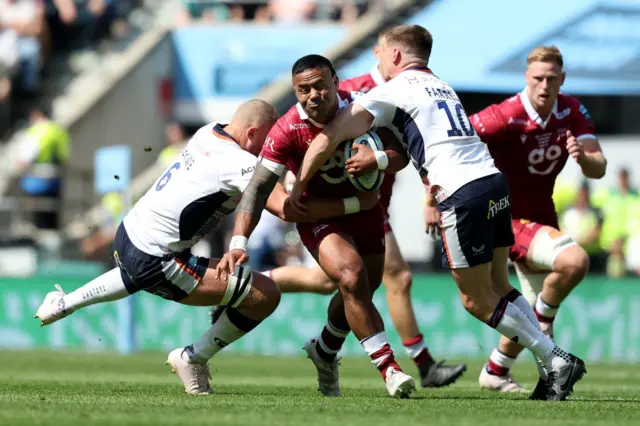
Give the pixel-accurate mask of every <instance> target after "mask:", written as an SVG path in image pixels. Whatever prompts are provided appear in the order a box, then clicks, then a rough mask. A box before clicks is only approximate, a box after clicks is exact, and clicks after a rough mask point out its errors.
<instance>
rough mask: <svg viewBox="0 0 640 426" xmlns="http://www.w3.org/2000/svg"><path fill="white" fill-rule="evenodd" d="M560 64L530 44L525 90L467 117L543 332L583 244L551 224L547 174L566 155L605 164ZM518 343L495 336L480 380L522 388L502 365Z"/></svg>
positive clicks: (577, 270) (584, 164)
mask: <svg viewBox="0 0 640 426" xmlns="http://www.w3.org/2000/svg"><path fill="white" fill-rule="evenodd" d="M562 66H563V59H562V55H561V53H560V51H559V50H558V49H557V48H556V47H555V46H551V47H537V48H535V49H534V50H533V51H532V52H531V53H530V54H529V56H528V58H527V72H526V82H527V87H526V88H525V90H524V91H522V92H521V93H519V94H517V95H515V96H513V97H511V98H509V99H507V100H506V101H504V102H502V103H501V104H499V105H491V106H489V107H488V108H486V109H484V110H482V111H480V112H479V113H477V114H475V115H473V116H472V117H471V122H472V124H473V126H474V127H475V129H476V131H477V132H478V134H479V136H480V137H481V138H482V140H483V141H484V142H485V143H486V144H487V145H488V147H489V151H490V152H491V155H492V156H493V158H494V160H495V164H496V166H497V167H498V169H500V171H501V172H502V173H503V174H504V175H505V177H506V179H507V183H508V186H509V195H510V198H511V213H512V225H513V232H514V234H515V244H514V245H513V246H512V247H511V250H510V258H511V260H512V261H513V262H514V264H515V268H516V272H517V274H518V278H519V281H520V284H521V288H522V292H523V294H524V297H526V299H527V301H528V302H529V303H530V304H531V305H532V306H533V307H534V309H535V314H536V316H537V317H538V320H539V321H540V325H541V327H542V330H543V331H544V332H545V334H547V335H548V336H550V337H551V338H553V320H554V318H555V316H556V313H557V312H558V308H559V307H560V304H561V303H562V301H563V300H564V299H565V298H566V297H567V296H568V295H569V293H571V291H572V290H573V289H574V288H575V287H576V286H577V285H578V284H579V283H580V281H582V279H583V278H584V276H585V275H586V273H587V271H588V270H589V258H588V256H587V253H586V252H585V250H584V249H583V248H582V247H580V246H579V245H578V244H576V243H575V242H574V241H573V240H572V239H571V238H570V237H569V236H568V235H565V234H563V233H562V232H560V231H559V230H558V217H557V215H556V211H555V207H554V204H553V199H552V194H553V187H554V184H555V180H556V177H557V176H558V174H559V173H560V171H561V170H562V168H563V167H564V165H565V163H566V161H567V159H568V158H569V157H571V158H573V160H574V161H576V162H577V163H578V165H579V166H580V168H581V169H582V173H583V174H584V176H586V177H587V178H593V179H600V178H601V177H603V176H604V174H605V171H606V166H607V161H606V159H605V157H604V154H603V153H602V150H601V148H600V144H599V143H598V139H597V138H596V136H595V127H594V125H593V123H592V121H591V117H590V116H589V113H588V112H587V110H586V108H585V107H584V106H583V105H582V104H581V103H580V101H578V100H577V99H576V98H573V97H571V96H568V95H564V94H562V93H560V87H561V86H562V84H563V83H564V80H565V73H564V72H563V71H562ZM518 296H521V295H514V297H518ZM522 349H523V348H522V346H520V345H518V344H516V343H514V342H512V341H511V340H509V339H507V338H505V337H501V339H500V343H499V345H498V348H496V349H494V351H493V352H492V354H491V356H490V357H489V361H488V364H487V365H486V366H485V368H484V369H483V370H482V372H481V374H480V378H479V382H480V385H481V386H482V387H483V388H487V389H492V390H498V391H503V392H522V391H524V389H523V388H522V387H521V386H520V385H519V384H518V383H517V382H516V381H515V380H514V379H513V377H512V376H511V374H510V373H509V370H510V368H511V366H512V365H513V362H514V361H515V359H516V357H517V356H518V354H519V353H520V352H521V351H522ZM545 395H546V383H545V382H544V380H542V379H541V380H540V382H539V383H538V386H537V387H536V389H535V390H534V393H533V395H532V396H531V397H532V399H545V398H544V396H545Z"/></svg>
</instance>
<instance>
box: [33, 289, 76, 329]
mask: <svg viewBox="0 0 640 426" xmlns="http://www.w3.org/2000/svg"><path fill="white" fill-rule="evenodd" d="M55 287H56V291H51V292H49V293H47V295H46V296H45V297H44V301H43V302H42V304H41V305H40V307H39V308H38V310H37V311H36V314H35V315H34V316H33V317H34V318H38V319H40V326H41V327H42V326H43V325H49V324H51V323H54V322H56V321H58V320H59V319H61V318H64V317H66V316H67V315H71V314H72V313H73V310H72V309H69V308H67V306H66V304H65V303H64V296H65V293H64V291H63V290H62V287H60V286H59V285H58V284H56V285H55Z"/></svg>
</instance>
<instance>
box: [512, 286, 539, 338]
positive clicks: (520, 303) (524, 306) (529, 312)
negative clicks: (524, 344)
mask: <svg viewBox="0 0 640 426" xmlns="http://www.w3.org/2000/svg"><path fill="white" fill-rule="evenodd" d="M504 298H505V299H507V300H508V301H509V302H511V303H513V304H514V305H515V306H516V308H518V309H520V310H521V311H522V313H523V314H525V315H526V316H527V318H529V321H531V323H532V324H533V325H535V326H536V328H537V329H539V330H541V328H540V322H539V320H538V318H537V316H536V313H535V312H534V311H533V308H532V307H531V305H530V304H529V302H527V299H525V298H524V296H523V295H522V294H521V293H520V292H519V291H518V290H516V289H515V288H514V289H513V290H511V291H510V292H509V293H507V295H506V296H505V297H504Z"/></svg>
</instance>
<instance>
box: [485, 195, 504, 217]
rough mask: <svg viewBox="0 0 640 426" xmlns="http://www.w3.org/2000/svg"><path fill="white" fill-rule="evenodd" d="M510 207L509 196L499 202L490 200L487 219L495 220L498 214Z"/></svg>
mask: <svg viewBox="0 0 640 426" xmlns="http://www.w3.org/2000/svg"><path fill="white" fill-rule="evenodd" d="M507 207H509V196H506V197H503V198H501V199H499V200H498V201H493V200H489V211H488V212H487V219H489V220H490V219H493V218H494V217H495V216H496V215H497V214H498V212H500V211H502V210H504V209H506V208H507Z"/></svg>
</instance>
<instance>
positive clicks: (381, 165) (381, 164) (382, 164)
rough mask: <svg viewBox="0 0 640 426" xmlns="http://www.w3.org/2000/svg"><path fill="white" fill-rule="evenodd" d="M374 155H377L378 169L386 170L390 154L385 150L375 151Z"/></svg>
mask: <svg viewBox="0 0 640 426" xmlns="http://www.w3.org/2000/svg"><path fill="white" fill-rule="evenodd" d="M373 155H375V157H376V163H378V170H386V168H387V167H389V156H388V155H387V153H386V152H384V151H374V152H373Z"/></svg>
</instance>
